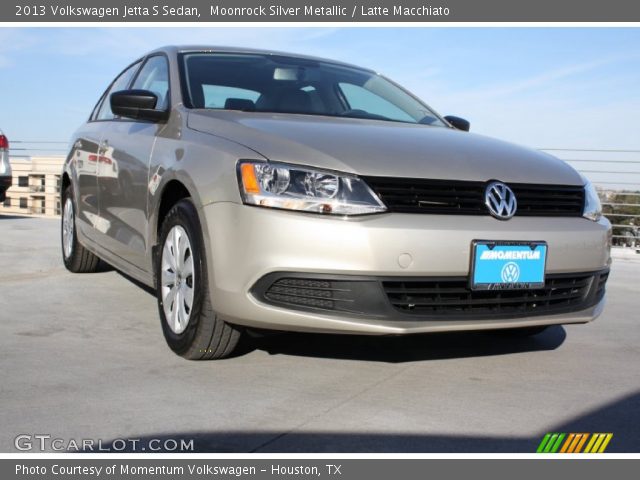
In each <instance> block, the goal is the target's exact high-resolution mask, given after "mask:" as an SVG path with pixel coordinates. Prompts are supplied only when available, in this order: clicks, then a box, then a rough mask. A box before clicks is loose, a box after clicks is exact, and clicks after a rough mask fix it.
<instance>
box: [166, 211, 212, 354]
mask: <svg viewBox="0 0 640 480" xmlns="http://www.w3.org/2000/svg"><path fill="white" fill-rule="evenodd" d="M177 225H179V226H181V227H182V228H184V229H185V231H186V232H187V235H188V237H189V242H190V244H191V255H192V256H193V260H194V261H193V282H194V292H193V303H192V307H191V313H190V317H189V324H188V325H187V328H186V329H185V330H184V331H183V332H182V333H175V332H174V331H173V330H171V328H170V327H169V324H168V322H167V318H166V316H165V314H164V308H163V307H164V305H163V301H162V282H161V278H162V252H163V250H164V244H165V241H166V239H167V235H168V233H169V231H170V230H171V229H172V228H173V227H174V226H177ZM203 247H204V242H203V240H202V229H201V226H200V221H199V220H198V213H197V210H196V208H195V206H194V205H193V203H192V202H191V201H190V200H189V199H183V200H180V201H179V202H178V203H177V204H176V205H175V206H174V207H172V208H171V210H170V211H169V213H168V214H167V216H166V218H165V220H164V222H163V223H162V227H161V228H160V238H159V243H158V248H157V252H156V258H155V262H154V263H155V277H156V297H157V300H158V311H159V314H160V323H161V324H162V332H163V333H164V337H165V339H166V341H167V344H168V345H169V347H170V348H171V350H173V351H174V352H175V353H177V354H178V355H182V354H184V353H185V352H187V351H188V350H189V348H190V347H191V346H192V345H193V344H194V341H195V339H196V336H197V334H198V327H199V323H200V319H201V314H202V306H203V302H204V296H205V292H206V289H207V288H208V284H207V275H206V267H205V266H206V261H205V251H204V248H203Z"/></svg>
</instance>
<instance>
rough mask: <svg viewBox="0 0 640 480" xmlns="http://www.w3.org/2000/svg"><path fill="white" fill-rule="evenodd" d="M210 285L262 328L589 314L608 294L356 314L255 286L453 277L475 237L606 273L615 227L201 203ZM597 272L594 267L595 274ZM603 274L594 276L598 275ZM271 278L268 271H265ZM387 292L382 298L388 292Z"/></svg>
mask: <svg viewBox="0 0 640 480" xmlns="http://www.w3.org/2000/svg"><path fill="white" fill-rule="evenodd" d="M202 219H203V223H204V230H205V237H206V241H207V242H208V245H209V247H210V248H209V249H208V251H207V262H208V273H209V286H210V291H211V295H212V298H213V303H214V306H215V309H216V311H217V312H218V314H219V315H220V316H221V317H222V318H224V319H225V320H227V321H229V322H231V323H236V324H239V325H245V326H250V327H256V328H267V329H278V330H292V331H314V332H335V333H362V334H404V333H419V332H431V331H448V330H478V329H493V328H512V327H524V326H534V325H551V324H563V323H584V322H588V321H591V320H593V319H595V318H596V317H597V316H598V315H599V314H600V313H601V312H602V309H603V307H604V298H602V297H601V298H595V297H593V301H592V302H590V303H589V302H587V303H580V304H576V305H574V306H570V307H569V308H568V309H565V310H563V311H562V313H553V314H549V315H547V314H540V313H537V312H536V314H531V315H528V314H524V315H523V314H513V315H508V314H507V315H497V316H496V315H489V316H486V317H483V316H481V315H480V316H474V317H473V318H471V317H465V318H457V317H455V316H438V315H431V316H420V315H418V316H410V315H409V316H408V315H407V314H406V313H404V312H398V311H396V310H393V309H391V310H389V309H384V310H383V309H380V311H379V312H378V314H376V313H375V312H373V311H370V312H365V314H358V315H354V314H353V313H352V312H341V311H334V312H327V311H319V310H318V309H303V310H301V309H296V308H287V307H284V306H282V305H276V304H273V303H271V304H270V303H267V302H266V301H265V299H264V297H262V296H261V295H260V294H259V293H256V292H257V289H256V288H257V287H256V286H259V285H260V281H261V279H263V278H269V277H266V276H268V275H270V274H272V275H273V274H276V273H278V272H296V273H297V274H305V273H306V274H308V275H307V276H308V277H310V278H315V277H317V276H318V275H320V276H325V278H327V277H328V278H342V277H343V276H358V277H367V278H372V277H375V278H386V279H394V278H397V279H400V278H409V279H411V278H415V279H424V278H433V277H442V278H451V277H458V278H460V277H467V276H468V274H469V264H470V253H471V242H472V241H473V240H476V239H491V240H514V241H515V240H523V241H533V240H536V241H538V240H539V241H545V242H547V244H548V249H549V250H548V256H547V274H548V275H558V274H575V273H580V272H591V273H593V272H600V271H603V270H606V269H607V268H608V266H609V264H610V256H609V245H610V235H611V226H610V224H609V222H608V221H607V220H605V219H603V220H601V221H599V222H591V221H589V220H586V219H583V218H539V217H526V218H525V217H520V218H518V217H515V218H513V219H511V220H509V221H507V222H502V221H499V220H495V219H493V218H491V217H481V216H442V215H418V214H397V213H393V214H383V215H373V216H365V217H353V218H349V219H345V218H335V217H328V216H319V215H313V214H302V213H297V212H287V211H279V210H269V209H264V208H258V207H250V206H244V205H239V204H236V203H231V202H221V203H214V204H210V205H207V206H205V207H203V210H202ZM594 275H595V274H594ZM594 278H595V277H594ZM263 281H264V280H263ZM381 301H382V299H381Z"/></svg>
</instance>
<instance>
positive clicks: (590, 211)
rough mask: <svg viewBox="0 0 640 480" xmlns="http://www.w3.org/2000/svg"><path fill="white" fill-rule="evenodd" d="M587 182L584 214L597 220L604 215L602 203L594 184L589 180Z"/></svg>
mask: <svg viewBox="0 0 640 480" xmlns="http://www.w3.org/2000/svg"><path fill="white" fill-rule="evenodd" d="M586 182H587V183H586V184H585V186H584V212H583V213H582V215H583V216H584V217H585V218H588V219H589V220H593V221H594V222H597V221H598V220H600V218H601V217H602V205H601V204H600V198H599V197H598V192H597V190H596V189H595V187H594V186H593V184H592V183H591V182H590V181H589V180H587V181H586Z"/></svg>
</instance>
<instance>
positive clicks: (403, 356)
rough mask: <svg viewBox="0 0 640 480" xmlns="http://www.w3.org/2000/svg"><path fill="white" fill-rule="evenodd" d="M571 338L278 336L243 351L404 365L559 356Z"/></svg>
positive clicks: (559, 332) (555, 331) (547, 334)
mask: <svg viewBox="0 0 640 480" xmlns="http://www.w3.org/2000/svg"><path fill="white" fill-rule="evenodd" d="M566 336H567V335H566V332H565V330H564V328H562V327H561V326H552V327H549V328H548V329H546V330H545V331H544V332H542V333H540V334H538V335H535V336H532V337H524V338H523V337H518V336H515V337H514V336H511V335H508V334H506V333H504V332H500V331H485V332H482V331H480V332H455V333H429V334H416V335H408V336H363V335H327V334H310V333H279V334H274V335H268V336H264V337H257V338H251V339H249V340H248V341H247V345H245V347H244V348H245V350H247V349H251V348H253V349H258V350H262V351H265V352H267V353H269V354H270V355H290V356H298V357H320V358H337V359H341V360H359V361H370V362H386V363H402V362H413V361H424V360H442V359H448V358H465V357H483V356H490V355H506V354H513V353H521V352H534V351H548V350H555V349H556V348H558V347H559V346H560V345H562V343H563V342H564V341H565V339H566Z"/></svg>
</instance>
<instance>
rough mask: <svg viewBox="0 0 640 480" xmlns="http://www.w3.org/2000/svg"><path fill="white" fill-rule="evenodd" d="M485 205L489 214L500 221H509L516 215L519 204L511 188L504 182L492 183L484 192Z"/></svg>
mask: <svg viewBox="0 0 640 480" xmlns="http://www.w3.org/2000/svg"><path fill="white" fill-rule="evenodd" d="M484 204H485V205H486V206H487V208H488V209H489V213H491V215H493V216H494V217H496V218H497V219H499V220H509V219H510V218H511V217H513V215H514V214H515V213H516V210H517V208H518V202H516V196H515V194H514V193H513V190H511V189H510V188H509V187H507V186H506V185H505V184H504V183H502V182H491V183H490V184H489V185H487V189H486V190H485V191H484Z"/></svg>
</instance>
